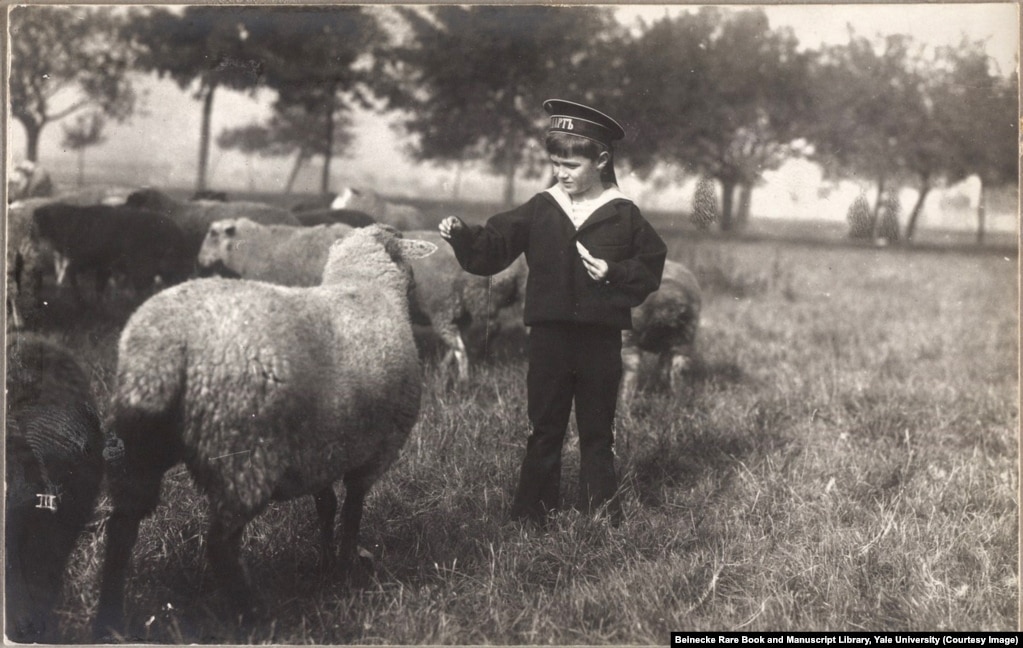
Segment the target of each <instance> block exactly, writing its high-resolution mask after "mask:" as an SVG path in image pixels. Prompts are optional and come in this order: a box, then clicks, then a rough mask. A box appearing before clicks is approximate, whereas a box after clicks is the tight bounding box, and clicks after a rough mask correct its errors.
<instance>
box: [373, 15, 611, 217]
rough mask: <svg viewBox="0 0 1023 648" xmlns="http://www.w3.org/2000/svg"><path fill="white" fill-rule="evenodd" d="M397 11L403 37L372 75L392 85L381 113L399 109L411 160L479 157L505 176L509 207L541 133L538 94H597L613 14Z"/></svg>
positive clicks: (570, 96)
mask: <svg viewBox="0 0 1023 648" xmlns="http://www.w3.org/2000/svg"><path fill="white" fill-rule="evenodd" d="M400 15H401V16H402V17H403V18H404V20H405V22H406V23H407V25H408V29H409V34H410V36H409V38H408V40H407V41H406V42H403V43H399V44H397V45H395V46H392V47H388V48H386V49H385V50H384V51H382V52H381V53H380V56H379V58H378V65H377V73H378V76H379V77H380V78H382V79H385V80H386V81H388V82H389V84H390V85H389V86H388V87H387V88H386V91H385V97H386V103H385V109H387V110H393V111H400V113H399V115H400V120H401V123H402V124H403V127H404V128H405V129H406V130H407V131H408V132H409V133H411V134H413V135H415V137H416V139H415V143H414V144H413V145H412V150H411V152H412V154H413V155H414V157H415V158H417V159H419V160H438V161H445V162H456V163H457V162H460V161H462V160H464V159H466V158H469V159H479V160H483V161H485V162H487V163H488V164H489V165H490V167H491V168H492V169H493V170H495V171H497V172H499V173H501V174H502V175H504V177H505V189H504V200H505V203H509V204H510V203H511V202H512V201H513V199H514V190H515V174H516V172H517V171H518V170H519V169H520V167H521V166H522V164H523V162H524V161H527V159H528V157H529V151H530V145H531V144H532V143H533V142H535V138H536V136H537V135H538V134H540V133H542V132H543V128H542V125H541V119H540V115H542V112H541V108H540V106H541V104H542V102H543V100H545V99H548V98H551V97H563V98H566V99H574V100H578V101H584V102H585V101H588V100H592V98H593V97H594V85H595V83H594V82H593V80H594V79H595V76H594V74H593V70H594V69H595V68H596V67H597V66H596V64H595V61H594V60H593V52H594V51H595V50H594V48H595V47H596V44H597V43H599V42H600V41H601V40H602V39H605V38H607V37H608V35H609V34H610V33H612V30H613V27H614V22H613V17H612V15H611V13H610V11H609V10H607V9H604V8H596V7H550V6H515V7H507V6H506V7H502V6H435V7H430V8H427V9H419V8H403V9H401V10H400ZM533 150H535V148H534V149H533Z"/></svg>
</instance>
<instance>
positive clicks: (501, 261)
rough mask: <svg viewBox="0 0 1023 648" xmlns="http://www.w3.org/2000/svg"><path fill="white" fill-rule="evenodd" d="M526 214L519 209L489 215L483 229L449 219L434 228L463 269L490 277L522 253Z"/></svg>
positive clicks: (453, 217)
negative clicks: (447, 244)
mask: <svg viewBox="0 0 1023 648" xmlns="http://www.w3.org/2000/svg"><path fill="white" fill-rule="evenodd" d="M529 213H530V212H529V210H528V209H527V208H525V207H520V208H518V209H513V210H512V211H510V212H504V213H502V214H498V215H496V216H492V217H491V218H490V219H489V220H487V222H486V224H485V225H482V226H481V225H469V224H467V223H465V222H464V221H463V220H462V219H460V218H458V217H457V216H448V217H446V218H444V220H442V221H441V222H440V224H439V225H438V228H437V229H438V230H439V231H440V235H441V237H443V238H444V239H445V240H446V241H447V242H448V243H449V244H451V248H452V249H453V250H454V252H455V257H456V258H457V259H458V263H459V264H460V265H461V266H462V268H463V269H465V270H466V271H468V272H471V273H472V274H476V275H483V276H486V275H493V274H497V273H498V272H500V271H502V270H504V269H505V268H507V267H508V266H509V265H511V264H512V262H513V261H515V259H516V258H517V257H518V256H519V255H520V254H522V253H523V252H524V251H525V249H526V241H528V239H529V233H528V226H529Z"/></svg>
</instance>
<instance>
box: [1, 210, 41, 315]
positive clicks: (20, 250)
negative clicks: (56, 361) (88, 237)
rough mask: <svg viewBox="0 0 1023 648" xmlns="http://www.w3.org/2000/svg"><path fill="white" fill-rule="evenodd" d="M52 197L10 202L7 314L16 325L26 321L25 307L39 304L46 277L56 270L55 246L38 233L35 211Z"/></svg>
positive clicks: (8, 213) (8, 214) (8, 218)
mask: <svg viewBox="0 0 1023 648" xmlns="http://www.w3.org/2000/svg"><path fill="white" fill-rule="evenodd" d="M51 202H52V200H51V199H49V198H28V199H26V200H19V201H17V202H15V203H12V204H10V205H8V206H7V250H6V252H7V314H8V316H9V318H10V319H9V320H8V322H9V324H11V325H13V327H14V328H21V327H22V326H23V325H24V318H23V316H22V310H23V308H24V307H25V306H26V305H29V303H30V304H31V306H32V307H35V306H38V302H39V296H40V291H41V289H42V285H43V279H44V277H45V275H46V273H47V272H48V271H50V272H52V270H53V250H52V249H51V247H50V246H49V245H48V244H46V243H45V242H43V241H40V240H39V238H38V236H36V234H35V222H34V221H33V214H34V213H35V210H36V208H37V207H40V206H42V205H47V204H50V203H51Z"/></svg>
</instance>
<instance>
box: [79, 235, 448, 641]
mask: <svg viewBox="0 0 1023 648" xmlns="http://www.w3.org/2000/svg"><path fill="white" fill-rule="evenodd" d="M434 249H436V248H434V246H433V245H431V244H429V243H426V242H423V241H415V240H404V239H402V238H401V235H400V233H398V232H396V231H395V230H393V229H391V228H384V227H381V226H379V225H374V226H371V227H366V228H361V229H357V230H355V231H354V232H353V233H352V234H351V235H350V236H347V237H345V238H344V239H342V240H340V241H337V242H335V243H334V244H333V245H332V246H331V248H330V254H329V257H328V260H327V263H326V265H325V267H324V270H323V280H322V284H321V285H319V286H313V287H309V288H294V287H286V286H276V285H273V284H268V283H263V282H256V281H243V280H227V279H197V280H194V281H189V282H186V283H184V284H181V285H179V286H175V287H173V288H170V289H168V290H165V291H163V292H161V293H159V294H157V295H156V296H154V297H152V298H151V299H150V300H149V301H147V302H146V303H144V304H143V305H142V306H141V307H140V308H139V309H138V310H137V311H136V312H135V313H134V314H133V315H132V317H131V318H130V320H129V321H128V323H127V325H126V326H125V328H124V330H123V332H122V334H121V338H120V342H119V345H118V364H117V376H116V384H115V387H114V392H113V393H114V396H113V399H112V403H111V408H112V415H111V416H112V418H111V421H112V430H113V432H114V433H115V434H116V435H117V436H118V437H119V438H120V439H121V441H122V442H123V444H124V455H123V460H122V466H123V470H121V471H119V472H116V473H113V474H112V475H111V478H110V480H109V484H110V494H111V498H112V500H113V512H112V513H111V515H110V518H109V520H108V522H107V543H106V556H105V559H104V561H105V562H104V565H103V577H102V586H101V592H100V600H99V609H98V616H97V619H96V623H95V629H96V631H97V632H98V633H99V634H101V635H103V634H105V633H106V631H107V630H108V629H109V628H114V629H119V628H121V626H122V622H123V602H124V586H125V576H126V572H127V568H128V564H129V561H130V558H131V552H132V547H133V546H134V544H135V539H136V536H137V533H138V527H139V523H140V522H141V520H142V518H143V517H145V516H146V515H148V514H149V513H150V512H151V511H152V510H153V509H154V508H155V507H156V505H157V504H158V503H159V499H160V481H161V477H162V475H163V473H164V472H165V471H166V470H167V469H168V468H170V467H171V466H173V465H175V464H177V463H178V462H181V461H184V462H185V464H186V465H187V467H188V469H189V471H190V472H191V474H192V476H193V478H194V479H195V481H196V483H197V484H198V486H199V487H200V488H201V489H202V490H203V491H205V493H206V494H207V497H208V499H209V502H210V514H209V515H210V526H209V530H208V535H207V558H208V561H209V564H210V566H211V568H212V569H213V570H214V571H215V572H216V573H217V574H218V575H219V576H220V577H221V578H222V580H223V582H224V583H225V584H226V585H227V587H228V591H229V593H230V594H231V595H232V600H233V601H235V602H236V603H237V604H239V605H240V606H241V608H242V610H243V611H246V612H248V611H253V610H258V609H259V607H260V606H259V605H258V601H257V599H256V597H255V594H254V591H253V589H252V586H251V583H250V581H249V577H248V574H247V572H246V568H245V566H244V564H243V562H242V561H241V557H240V555H239V550H240V544H241V539H242V533H243V531H244V528H245V525H246V524H247V523H248V522H249V520H251V519H252V518H254V517H255V516H256V515H258V514H259V513H260V512H261V511H262V510H263V509H264V508H265V507H266V506H267V505H268V503H269V502H270V501H272V500H286V499H292V498H296V497H300V496H303V495H313V496H314V499H315V501H316V509H317V513H318V515H319V520H320V524H321V543H322V550H323V558H324V561H325V562H327V563H331V562H333V561H334V560H335V556H334V550H333V532H334V515H335V512H336V508H337V497H336V495H335V493H334V489H333V485H334V482H336V481H337V480H338V479H342V480H343V481H344V484H345V500H344V505H343V506H342V508H341V518H342V525H343V526H342V533H341V547H340V558H341V560H342V564H343V565H344V566H346V567H351V566H352V565H353V563H354V560H355V558H356V552H357V540H358V533H359V523H360V519H361V516H362V510H363V502H364V499H365V497H366V493H367V491H368V490H369V488H370V487H371V486H372V485H373V483H374V482H376V480H377V479H378V478H379V477H380V475H381V474H382V473H383V472H384V471H385V470H387V468H389V467H390V466H391V464H392V463H394V461H395V459H396V458H397V457H398V453H399V451H400V449H401V447H402V445H403V444H404V443H405V440H406V438H407V437H408V434H409V432H410V431H411V429H412V427H413V425H415V422H416V419H417V417H418V414H419V403H420V395H421V391H422V376H421V370H420V366H419V358H418V355H417V352H416V347H415V342H414V341H413V338H412V327H411V324H410V322H409V312H408V293H409V290H410V288H411V283H412V281H413V279H412V273H411V271H410V269H409V267H408V262H407V259H410V258H415V257H417V256H422V255H426V254H430V253H431V252H432V251H433V250H434Z"/></svg>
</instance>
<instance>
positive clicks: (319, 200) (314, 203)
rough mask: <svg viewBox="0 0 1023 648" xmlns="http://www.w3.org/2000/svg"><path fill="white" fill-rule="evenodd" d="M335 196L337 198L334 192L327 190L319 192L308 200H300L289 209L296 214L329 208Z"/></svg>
mask: <svg viewBox="0 0 1023 648" xmlns="http://www.w3.org/2000/svg"><path fill="white" fill-rule="evenodd" d="M336 198H337V194H336V193H333V192H329V191H328V192H327V193H324V194H320V195H319V196H315V197H313V198H310V199H308V200H303V201H302V202H300V203H297V204H295V205H293V206H292V207H291V211H292V212H294V213H295V214H298V213H301V212H305V211H319V210H321V209H330V208H331V204H332V203H333V202H334V200H335V199H336Z"/></svg>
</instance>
